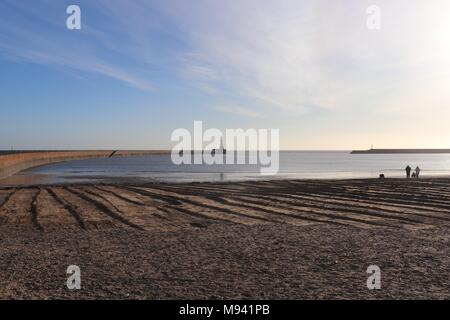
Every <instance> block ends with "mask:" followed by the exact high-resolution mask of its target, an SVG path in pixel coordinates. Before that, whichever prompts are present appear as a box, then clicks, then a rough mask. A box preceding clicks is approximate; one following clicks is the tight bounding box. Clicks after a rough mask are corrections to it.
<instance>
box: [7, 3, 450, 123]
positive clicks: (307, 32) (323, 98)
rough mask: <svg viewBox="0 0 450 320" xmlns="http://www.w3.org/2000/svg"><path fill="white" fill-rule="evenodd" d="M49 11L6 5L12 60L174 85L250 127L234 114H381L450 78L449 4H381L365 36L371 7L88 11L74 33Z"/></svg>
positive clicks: (146, 6) (147, 86)
mask: <svg viewBox="0 0 450 320" xmlns="http://www.w3.org/2000/svg"><path fill="white" fill-rule="evenodd" d="M44 3H45V8H46V11H45V14H43V13H42V8H41V7H40V6H28V5H24V4H21V3H18V2H16V1H10V0H5V1H4V2H2V4H0V12H1V13H0V14H1V18H2V19H0V29H1V30H2V32H1V34H0V50H1V51H2V52H3V53H4V54H7V55H9V56H13V57H15V58H16V59H23V60H26V61H30V62H34V63H40V64H48V65H57V66H64V67H68V68H72V69H76V70H80V71H83V72H93V73H97V74H100V75H103V76H105V77H108V78H112V79H115V80H118V81H120V82H122V83H124V84H126V85H128V86H132V87H135V88H138V89H140V90H151V89H153V88H155V87H158V85H159V82H160V79H161V76H162V77H163V78H171V80H173V81H179V82H181V83H183V84H184V85H186V86H191V87H193V88H194V89H196V90H201V91H203V92H204V93H205V94H207V95H212V96H214V95H216V96H219V98H218V99H220V100H217V102H216V103H215V104H214V105H224V106H228V107H219V108H215V110H220V111H222V112H229V113H235V114H241V115H246V116H256V115H258V113H257V112H256V113H255V112H253V111H249V110H253V109H246V108H241V107H229V106H236V105H248V103H247V101H251V104H250V105H253V106H261V108H264V110H270V109H272V110H281V111H283V112H285V113H288V114H303V113H305V112H308V111H311V110H315V109H325V110H330V109H331V110H334V109H345V108H357V107H360V106H361V105H365V106H367V105H373V106H375V105H378V106H379V105H382V104H384V103H385V101H384V100H383V99H382V98H383V97H387V96H388V95H387V94H386V92H390V93H392V92H393V91H396V90H398V91H402V90H403V89H404V88H405V87H402V85H401V84H402V83H403V82H404V81H405V79H408V78H411V76H412V75H414V76H419V77H426V76H428V75H429V74H430V73H433V72H435V71H436V69H438V68H442V66H443V63H446V64H445V67H446V68H448V69H449V70H450V64H449V63H448V60H449V59H448V56H449V55H450V41H448V40H445V39H446V38H448V35H447V34H446V32H444V31H442V30H444V29H445V28H447V29H445V30H448V20H449V19H447V18H449V15H448V14H447V15H446V14H445V13H442V12H445V10H444V9H443V8H447V9H450V5H449V4H448V2H447V1H444V0H436V2H434V3H433V4H429V3H425V2H420V3H418V2H415V3H414V4H412V3H411V2H410V1H406V0H399V1H396V2H395V3H392V1H387V0H380V1H378V3H379V6H380V7H381V9H382V10H383V11H382V12H383V13H384V14H383V25H382V29H381V30H380V31H379V32H370V31H369V30H368V29H367V28H366V18H367V16H366V8H367V6H368V5H370V4H372V3H371V2H370V1H366V0H363V1H356V0H354V1H352V0H346V1H343V0H339V1H333V2H330V1H327V0H318V1H314V2H310V1H299V0H283V1H259V0H245V1H239V5H237V2H236V1H220V2H219V1H210V0H197V1H189V2H186V1H181V0H170V1H164V2H149V1H145V0H134V1H122V0H108V1H106V0H97V1H79V3H80V6H81V8H82V17H83V26H82V30H81V31H80V32H70V31H68V30H66V29H65V28H64V25H65V18H66V16H65V12H64V10H61V9H64V6H63V5H61V2H60V1H50V0H47V1H44ZM410 6H414V10H408V11H405V10H404V8H405V7H410ZM447 11H448V10H447ZM18 12H19V13H18ZM20 12H24V13H26V15H23V16H20ZM419 14H420V19H418V18H419V17H418V15H419ZM399 21H401V22H402V23H399ZM446 21H447V24H445V23H446ZM16 24H19V25H20V27H17V26H16ZM439 30H441V32H440V33H439ZM418 90H419V91H420V88H418ZM415 94H420V92H416V93H415ZM213 108H214V107H213Z"/></svg>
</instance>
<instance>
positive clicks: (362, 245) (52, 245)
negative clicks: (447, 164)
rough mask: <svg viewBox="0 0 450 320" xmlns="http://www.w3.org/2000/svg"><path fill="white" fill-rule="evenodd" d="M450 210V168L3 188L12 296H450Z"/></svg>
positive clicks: (2, 260) (4, 249) (3, 237)
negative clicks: (374, 275) (377, 276)
mask: <svg viewBox="0 0 450 320" xmlns="http://www.w3.org/2000/svg"><path fill="white" fill-rule="evenodd" d="M449 213H450V179H446V178H433V179H421V180H409V181H406V180H401V179H386V180H377V179H361V180H317V181H314V180H303V181H302V180H292V181H259V182H224V183H189V184H165V183H154V184H148V183H145V184H144V183H132V182H127V183H123V182H120V181H118V182H117V183H102V184H100V183H97V184H71V185H30V186H14V187H0V243H1V246H0V298H1V299H17V298H31V299H36V298H62V299H95V298H107V299H109V298H113V299H304V298H307V299H323V298H327V299H330V298H331V299H361V298H363V299H367V298H368V299H391V298H394V299H403V298H420V299H422V298H433V299H448V298H450V280H449V279H448V272H449V270H450V257H449V253H450V249H449V248H450V246H449V239H450V235H449V226H450V214H449ZM73 264H75V265H78V266H79V267H80V268H81V271H82V289H81V290H76V291H70V290H68V289H67V287H66V278H67V275H66V268H67V266H69V265H73ZM373 264H375V265H378V266H379V267H380V268H381V271H382V288H381V290H368V289H367V287H366V280H367V277H368V274H367V273H366V270H367V267H368V266H369V265H373Z"/></svg>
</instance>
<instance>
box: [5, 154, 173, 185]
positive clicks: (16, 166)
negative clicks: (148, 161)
mask: <svg viewBox="0 0 450 320" xmlns="http://www.w3.org/2000/svg"><path fill="white" fill-rule="evenodd" d="M167 153H169V151H165V150H149V151H137V150H136V151H135V150H126V151H125V150H119V151H113V150H102V151H36V152H17V153H10V154H4V155H1V154H0V179H4V178H6V177H9V176H11V175H13V174H16V173H18V172H20V171H22V170H25V169H29V168H33V167H38V166H42V165H45V164H50V163H56V162H63V161H70V160H81V159H89V158H102V157H105V158H107V157H110V156H114V157H118V156H144V155H152V154H167Z"/></svg>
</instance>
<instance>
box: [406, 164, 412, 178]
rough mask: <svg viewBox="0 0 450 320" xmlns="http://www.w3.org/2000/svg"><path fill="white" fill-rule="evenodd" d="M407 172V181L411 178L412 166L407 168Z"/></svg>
mask: <svg viewBox="0 0 450 320" xmlns="http://www.w3.org/2000/svg"><path fill="white" fill-rule="evenodd" d="M405 170H406V178H407V179H409V178H411V167H410V166H407V167H406V168H405Z"/></svg>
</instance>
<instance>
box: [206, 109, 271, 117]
mask: <svg viewBox="0 0 450 320" xmlns="http://www.w3.org/2000/svg"><path fill="white" fill-rule="evenodd" d="M214 109H215V110H217V111H220V112H225V113H230V114H234V115H238V116H243V117H250V118H265V116H264V114H263V113H261V112H258V111H255V110H252V109H248V108H243V107H240V106H217V107H215V108H214Z"/></svg>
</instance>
